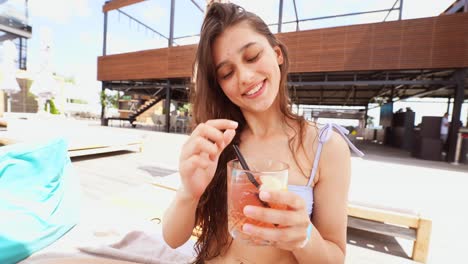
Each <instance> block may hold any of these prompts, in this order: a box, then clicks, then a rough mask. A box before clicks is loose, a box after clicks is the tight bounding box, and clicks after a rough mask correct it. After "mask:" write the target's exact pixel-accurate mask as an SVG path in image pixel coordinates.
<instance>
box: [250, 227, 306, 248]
mask: <svg viewBox="0 0 468 264" xmlns="http://www.w3.org/2000/svg"><path fill="white" fill-rule="evenodd" d="M242 231H243V232H244V233H246V234H248V235H250V236H252V237H256V238H259V239H261V240H267V241H271V242H273V244H274V245H275V247H278V248H282V249H286V250H292V249H295V248H300V247H301V246H302V244H303V243H304V241H305V240H306V239H307V233H306V232H304V228H299V227H285V228H268V227H259V226H255V225H251V224H244V225H243V227H242Z"/></svg>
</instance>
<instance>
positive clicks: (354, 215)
mask: <svg viewBox="0 0 468 264" xmlns="http://www.w3.org/2000/svg"><path fill="white" fill-rule="evenodd" d="M348 227H351V228H355V229H360V230H365V231H368V232H373V233H378V234H382V235H387V236H393V237H400V238H404V239H409V240H413V241H414V243H413V252H412V255H411V258H412V259H413V260H415V261H418V262H422V263H426V261H427V256H428V253H429V242H430V237H431V229H432V221H431V220H429V219H426V218H424V217H421V216H420V215H419V214H418V213H415V212H412V211H408V210H402V209H396V208H385V207H380V206H376V205H371V204H365V203H358V202H350V203H349V205H348Z"/></svg>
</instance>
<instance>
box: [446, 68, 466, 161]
mask: <svg viewBox="0 0 468 264" xmlns="http://www.w3.org/2000/svg"><path fill="white" fill-rule="evenodd" d="M465 76H466V69H460V70H457V71H456V72H455V74H454V76H453V77H454V80H455V83H456V87H455V96H454V100H453V110H452V121H451V123H450V128H449V135H448V143H449V148H448V158H447V161H448V162H454V161H455V152H456V146H457V130H458V128H459V122H460V114H461V107H462V104H463V98H464V93H465Z"/></svg>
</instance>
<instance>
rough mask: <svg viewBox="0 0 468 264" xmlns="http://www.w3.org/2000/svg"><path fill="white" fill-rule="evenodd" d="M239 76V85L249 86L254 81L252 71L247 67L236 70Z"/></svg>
mask: <svg viewBox="0 0 468 264" xmlns="http://www.w3.org/2000/svg"><path fill="white" fill-rule="evenodd" d="M237 73H238V75H239V82H240V84H241V85H243V86H244V85H249V84H251V83H252V82H253V80H254V76H255V74H254V70H253V69H251V68H250V67H248V66H240V67H239V68H238V70H237Z"/></svg>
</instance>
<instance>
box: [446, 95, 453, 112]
mask: <svg viewBox="0 0 468 264" xmlns="http://www.w3.org/2000/svg"><path fill="white" fill-rule="evenodd" d="M451 100H452V96H450V95H449V97H448V100H447V111H445V112H447V113H450V101H451Z"/></svg>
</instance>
